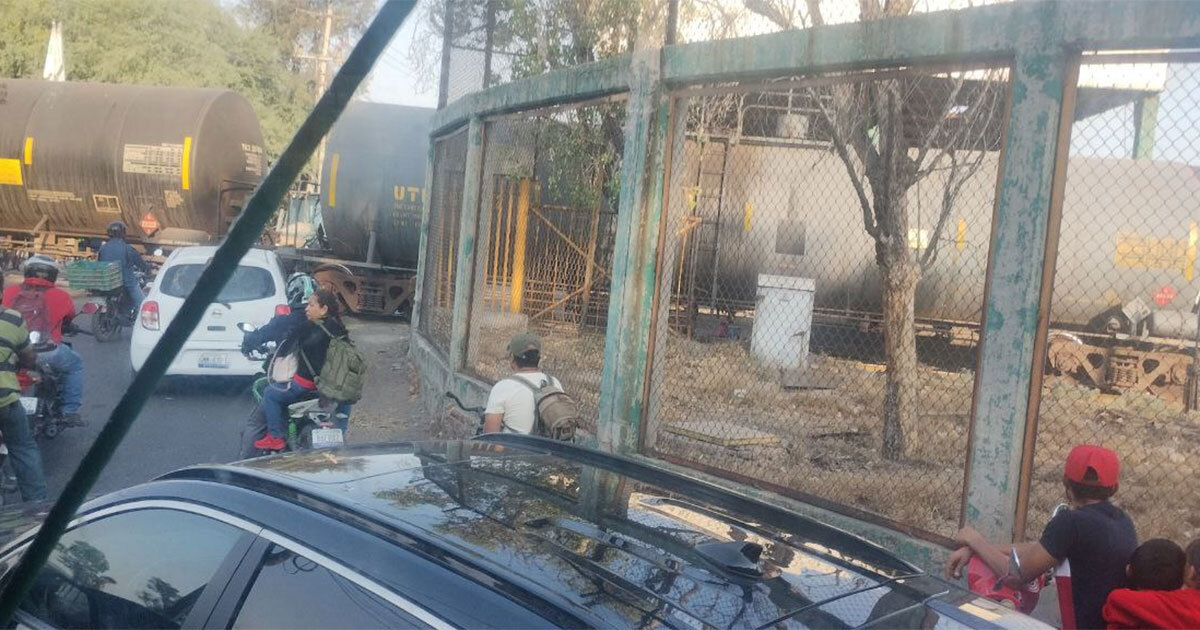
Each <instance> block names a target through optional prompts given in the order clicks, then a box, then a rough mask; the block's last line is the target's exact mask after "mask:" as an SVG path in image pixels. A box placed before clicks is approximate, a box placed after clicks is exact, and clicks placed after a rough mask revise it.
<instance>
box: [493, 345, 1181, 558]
mask: <svg viewBox="0 0 1200 630" xmlns="http://www.w3.org/2000/svg"><path fill="white" fill-rule="evenodd" d="M540 332H541V333H542V336H543V342H544V349H543V356H544V358H545V365H546V368H547V370H548V371H549V372H551V373H553V374H555V375H556V376H558V377H559V378H560V379H562V380H563V382H564V385H565V387H566V388H567V390H568V391H570V392H571V393H572V394H573V395H576V396H577V397H578V398H579V400H580V404H581V407H582V408H583V410H584V411H585V412H586V413H588V414H589V415H590V416H594V415H595V412H596V409H597V408H598V405H599V388H600V373H601V369H602V367H603V366H602V361H603V348H604V338H603V336H602V334H601V333H600V332H599V331H584V332H580V331H578V330H577V329H575V328H574V327H561V328H551V329H545V330H541V331H540ZM493 337H494V338H493ZM501 337H503V335H484V336H483V337H482V339H481V342H480V343H482V344H483V345H482V346H481V352H480V353H479V355H478V356H479V357H480V358H479V359H478V360H477V361H476V362H475V363H474V366H473V367H474V368H475V372H476V373H477V374H478V375H479V376H481V377H484V378H487V379H496V378H499V377H501V376H502V375H504V374H506V373H507V371H508V369H509V368H508V364H507V360H506V358H505V357H504V352H503V342H504V341H506V340H507V339H506V338H504V339H502V338H501ZM666 361H667V363H666V365H665V369H664V370H662V371H661V372H659V375H658V377H657V378H656V379H655V381H654V383H653V385H652V391H651V403H650V408H651V410H652V412H653V413H655V418H656V419H657V422H656V423H655V426H656V427H657V431H656V441H655V450H656V451H657V452H659V453H661V454H665V455H670V456H673V457H676V458H680V459H684V460H688V461H691V462H699V463H702V464H703V465H705V466H707V467H710V468H715V469H718V470H720V471H725V472H729V473H734V474H735V475H740V476H743V477H748V478H751V479H758V480H765V481H767V482H769V483H770V484H773V485H775V486H782V487H784V488H788V489H790V490H792V491H795V492H798V493H803V494H807V495H811V496H814V497H817V498H819V499H822V500H825V501H830V502H833V503H838V504H844V505H848V506H851V507H853V508H855V509H858V510H863V511H866V512H870V513H874V514H878V515H880V516H884V517H886V518H888V519H891V520H893V521H896V522H899V523H901V524H903V525H907V526H913V527H916V528H919V529H921V530H925V531H929V532H933V533H937V534H941V535H944V536H950V535H953V533H954V532H955V530H956V529H957V527H958V520H959V512H960V502H961V497H962V483H963V476H964V467H965V462H966V449H967V431H968V422H969V415H970V406H971V395H972V388H973V386H974V373H973V372H971V371H967V370H963V371H959V372H952V371H944V370H936V369H932V368H923V369H922V370H921V374H920V386H919V396H920V407H921V415H920V425H919V426H916V427H908V429H907V439H908V444H909V450H908V456H907V457H906V458H904V459H903V460H901V461H890V460H886V459H884V458H882V457H881V456H880V444H881V442H880V428H881V419H880V418H881V417H882V406H883V390H884V382H885V374H884V372H883V368H882V366H880V365H878V364H873V363H863V362H857V361H849V360H844V359H839V358H834V357H828V356H821V355H816V354H814V355H810V368H809V370H808V371H807V372H806V373H804V374H802V375H799V376H797V375H781V374H779V373H778V372H777V371H775V370H771V369H764V368H762V367H760V366H759V365H758V364H757V362H756V361H755V360H754V359H753V357H751V356H750V353H749V351H748V348H747V345H746V344H744V343H740V342H737V341H712V342H707V343H701V342H697V341H692V340H689V339H686V338H683V337H679V336H675V335H672V337H671V338H669V340H668V343H667V345H666ZM782 383H791V384H793V385H795V384H797V383H799V384H801V385H803V386H802V387H785V386H784V385H783V384H782ZM682 422H689V423H696V422H700V423H703V424H704V425H705V426H706V427H707V428H709V429H711V430H712V432H713V433H714V434H716V438H715V441H717V442H719V441H720V439H721V438H722V437H725V438H728V437H732V436H734V434H735V433H736V431H737V428H738V427H749V428H753V429H756V430H758V431H761V432H764V433H767V434H770V435H771V436H774V437H775V438H777V439H778V442H777V443H776V444H773V445H753V446H723V445H720V444H718V443H712V442H711V441H704V440H699V439H695V438H693V437H687V436H684V435H678V434H675V433H672V432H670V431H669V430H668V427H670V426H671V425H677V424H679V423H682ZM693 426H694V425H693ZM1084 441H1087V442H1096V443H1102V444H1105V445H1108V446H1110V447H1112V448H1114V449H1115V450H1117V451H1118V453H1120V454H1121V456H1122V459H1123V462H1124V471H1123V474H1124V479H1123V483H1122V486H1121V491H1120V493H1119V495H1118V499H1119V501H1118V502H1119V503H1120V504H1121V505H1123V507H1124V508H1125V509H1127V510H1128V511H1129V513H1130V514H1131V516H1132V517H1133V518H1134V520H1135V522H1136V523H1137V525H1138V529H1139V533H1140V534H1141V537H1142V538H1147V537H1150V536H1169V537H1173V538H1174V539H1176V540H1179V541H1182V542H1186V541H1187V540H1190V539H1191V538H1193V537H1195V536H1197V535H1200V512H1197V511H1196V510H1195V506H1197V505H1200V486H1197V485H1196V484H1193V483H1189V480H1191V479H1193V478H1194V475H1195V473H1196V472H1198V471H1200V470H1198V469H1200V464H1196V463H1195V461H1194V460H1195V457H1194V454H1195V453H1196V452H1198V450H1200V449H1198V447H1200V415H1193V416H1190V417H1189V416H1185V415H1184V414H1183V413H1182V412H1181V411H1180V410H1179V408H1178V407H1177V406H1172V405H1170V404H1167V403H1165V402H1164V401H1162V400H1160V399H1157V398H1154V397H1152V396H1149V395H1143V394H1128V395H1125V396H1112V395H1105V394H1101V393H1099V392H1097V391H1095V390H1091V389H1088V388H1084V387H1080V386H1076V385H1074V384H1073V383H1070V382H1066V381H1062V380H1054V379H1050V380H1049V381H1048V383H1047V386H1046V387H1045V390H1044V396H1043V399H1042V404H1041V420H1040V424H1039V432H1038V439H1037V449H1038V450H1037V453H1036V455H1035V466H1034V477H1033V481H1032V490H1031V500H1030V517H1029V518H1030V520H1029V525H1028V530H1029V532H1030V534H1029V535H1030V536H1032V537H1036V536H1037V534H1038V533H1039V532H1040V531H1041V528H1042V526H1043V525H1044V523H1045V520H1046V518H1047V517H1048V515H1049V514H1050V512H1051V510H1052V509H1053V507H1054V505H1055V504H1056V503H1058V502H1059V501H1060V500H1061V497H1062V486H1061V482H1060V478H1061V470H1062V469H1061V466H1062V461H1063V459H1064V458H1065V457H1066V453H1067V451H1068V450H1069V449H1070V447H1071V446H1073V445H1074V444H1077V443H1079V442H1084Z"/></svg>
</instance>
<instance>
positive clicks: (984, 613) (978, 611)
mask: <svg viewBox="0 0 1200 630" xmlns="http://www.w3.org/2000/svg"><path fill="white" fill-rule="evenodd" d="M958 609H959V610H961V611H963V612H966V613H971V614H972V615H975V616H976V617H979V618H980V619H983V620H984V621H996V620H997V619H1000V618H1002V617H1003V615H998V614H996V613H994V612H992V611H990V610H986V609H984V608H981V607H979V606H977V605H975V604H972V603H971V602H967V603H965V604H962V605H961V606H959V607H958Z"/></svg>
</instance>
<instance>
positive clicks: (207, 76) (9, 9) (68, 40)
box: [0, 0, 311, 156]
mask: <svg viewBox="0 0 1200 630" xmlns="http://www.w3.org/2000/svg"><path fill="white" fill-rule="evenodd" d="M51 20H59V21H61V22H62V23H63V38H64V47H65V50H66V67H67V78H68V79H69V80H71V81H92V82H100V83H126V84H143V85H160V86H186V87H219V88H228V89H231V90H234V91H235V92H238V93H239V94H241V95H242V96H244V97H245V98H246V99H247V100H248V101H250V103H251V105H253V106H254V109H255V111H256V112H257V113H258V117H259V120H260V122H261V123H262V127H263V135H264V137H265V139H266V144H267V152H268V154H269V155H272V156H273V155H278V153H279V152H280V151H281V150H282V149H283V146H284V144H285V143H286V142H287V141H288V140H289V139H290V138H291V136H292V134H293V133H294V132H295V130H296V128H297V127H298V126H299V124H300V121H301V120H302V118H303V116H304V114H305V112H306V111H307V110H308V108H309V106H310V105H311V96H309V95H308V94H307V93H306V91H305V87H306V85H305V82H304V80H303V79H301V78H300V77H298V76H296V75H295V74H293V73H290V72H288V71H287V69H286V68H284V67H283V66H282V65H281V64H280V63H279V60H278V55H277V46H276V44H275V42H273V41H272V40H271V38H270V37H269V36H267V35H265V34H263V33H260V32H256V31H254V30H252V29H249V28H246V27H244V26H242V25H241V24H239V23H238V22H237V21H236V20H235V19H234V18H233V16H232V15H230V14H229V13H228V12H226V11H225V10H224V9H222V7H221V6H220V5H219V4H218V3H217V2H216V0H188V1H186V2H183V1H171V2H164V1H162V0H74V1H71V2H67V1H63V0H0V76H4V77H17V78H38V77H40V76H41V70H42V62H43V59H44V57H45V51H46V41H47V38H48V37H49V33H50V22H51Z"/></svg>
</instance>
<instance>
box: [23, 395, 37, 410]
mask: <svg viewBox="0 0 1200 630" xmlns="http://www.w3.org/2000/svg"><path fill="white" fill-rule="evenodd" d="M21 407H22V408H23V409H25V413H37V398H35V397H33V396H22V397H21Z"/></svg>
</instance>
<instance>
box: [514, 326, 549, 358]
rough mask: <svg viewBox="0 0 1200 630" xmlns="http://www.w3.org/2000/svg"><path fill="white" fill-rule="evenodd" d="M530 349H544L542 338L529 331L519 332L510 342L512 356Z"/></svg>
mask: <svg viewBox="0 0 1200 630" xmlns="http://www.w3.org/2000/svg"><path fill="white" fill-rule="evenodd" d="M530 350H537V351H539V352H540V351H541V350H542V338H541V337H538V336H537V335H535V334H533V333H529V332H523V333H517V334H516V335H515V336H514V337H513V338H512V341H510V342H508V353H509V354H511V355H512V356H514V357H515V356H517V355H519V354H525V353H526V352H528V351H530Z"/></svg>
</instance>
